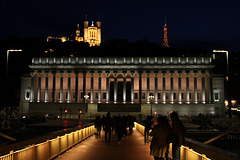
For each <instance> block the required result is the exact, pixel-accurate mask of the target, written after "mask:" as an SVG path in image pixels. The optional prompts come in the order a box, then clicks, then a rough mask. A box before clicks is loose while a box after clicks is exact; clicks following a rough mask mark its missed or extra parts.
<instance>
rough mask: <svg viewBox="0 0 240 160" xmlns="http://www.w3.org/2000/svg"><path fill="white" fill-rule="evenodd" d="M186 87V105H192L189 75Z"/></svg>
mask: <svg viewBox="0 0 240 160" xmlns="http://www.w3.org/2000/svg"><path fill="white" fill-rule="evenodd" d="M186 83H187V84H186V87H187V90H186V92H187V93H186V103H187V104H189V103H190V101H189V100H190V99H189V75H187V77H186Z"/></svg>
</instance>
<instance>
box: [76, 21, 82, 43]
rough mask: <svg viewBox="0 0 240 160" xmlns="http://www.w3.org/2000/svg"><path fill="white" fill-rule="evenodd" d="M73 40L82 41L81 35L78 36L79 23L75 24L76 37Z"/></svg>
mask: <svg viewBox="0 0 240 160" xmlns="http://www.w3.org/2000/svg"><path fill="white" fill-rule="evenodd" d="M75 40H76V41H78V42H82V41H83V37H80V28H79V24H77V30H76V37H75Z"/></svg>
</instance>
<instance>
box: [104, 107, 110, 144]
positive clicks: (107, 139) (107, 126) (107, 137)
mask: <svg viewBox="0 0 240 160" xmlns="http://www.w3.org/2000/svg"><path fill="white" fill-rule="evenodd" d="M103 130H104V131H105V144H106V145H110V139H111V133H112V118H111V117H110V112H108V113H107V117H106V118H104V120H103Z"/></svg>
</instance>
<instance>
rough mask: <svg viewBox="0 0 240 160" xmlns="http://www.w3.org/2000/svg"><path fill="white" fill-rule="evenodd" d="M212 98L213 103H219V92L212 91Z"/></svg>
mask: <svg viewBox="0 0 240 160" xmlns="http://www.w3.org/2000/svg"><path fill="white" fill-rule="evenodd" d="M213 96H214V97H213V98H214V101H215V102H218V101H220V90H219V89H218V90H217V89H215V90H213Z"/></svg>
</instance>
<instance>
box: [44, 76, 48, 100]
mask: <svg viewBox="0 0 240 160" xmlns="http://www.w3.org/2000/svg"><path fill="white" fill-rule="evenodd" d="M45 102H48V73H46V79H45Z"/></svg>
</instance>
